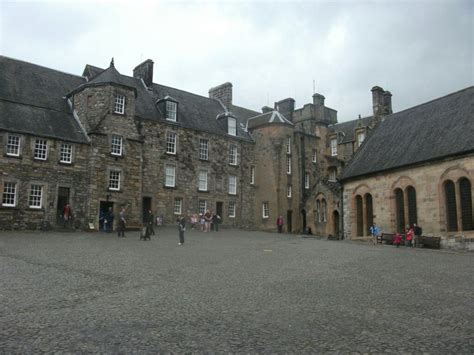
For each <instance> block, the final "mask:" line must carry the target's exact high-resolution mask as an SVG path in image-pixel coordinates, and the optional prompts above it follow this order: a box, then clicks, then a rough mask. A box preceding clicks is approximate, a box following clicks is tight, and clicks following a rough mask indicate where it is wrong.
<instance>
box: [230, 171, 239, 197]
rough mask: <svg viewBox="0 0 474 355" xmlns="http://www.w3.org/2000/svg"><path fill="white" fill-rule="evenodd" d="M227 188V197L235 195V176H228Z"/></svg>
mask: <svg viewBox="0 0 474 355" xmlns="http://www.w3.org/2000/svg"><path fill="white" fill-rule="evenodd" d="M228 186H229V188H228V193H229V195H237V176H236V175H229V185H228Z"/></svg>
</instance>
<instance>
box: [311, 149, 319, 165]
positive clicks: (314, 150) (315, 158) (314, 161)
mask: <svg viewBox="0 0 474 355" xmlns="http://www.w3.org/2000/svg"><path fill="white" fill-rule="evenodd" d="M317 157H318V156H317V154H316V149H313V159H312V162H313V163H316V162H317Z"/></svg>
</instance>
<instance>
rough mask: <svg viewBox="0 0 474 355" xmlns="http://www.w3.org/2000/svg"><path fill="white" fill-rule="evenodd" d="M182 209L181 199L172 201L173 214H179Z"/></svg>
mask: <svg viewBox="0 0 474 355" xmlns="http://www.w3.org/2000/svg"><path fill="white" fill-rule="evenodd" d="M182 209H183V200H182V199H181V198H175V199H174V209H173V211H174V214H181V211H182Z"/></svg>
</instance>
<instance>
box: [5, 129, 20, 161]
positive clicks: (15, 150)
mask: <svg viewBox="0 0 474 355" xmlns="http://www.w3.org/2000/svg"><path fill="white" fill-rule="evenodd" d="M7 155H10V156H13V157H19V156H20V136H17V135H14V134H9V135H8V139H7Z"/></svg>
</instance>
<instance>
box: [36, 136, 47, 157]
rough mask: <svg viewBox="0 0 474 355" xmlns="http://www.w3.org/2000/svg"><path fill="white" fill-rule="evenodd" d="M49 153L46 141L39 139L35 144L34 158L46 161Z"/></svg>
mask: <svg viewBox="0 0 474 355" xmlns="http://www.w3.org/2000/svg"><path fill="white" fill-rule="evenodd" d="M47 151H48V144H47V142H46V140H45V139H37V140H36V142H35V152H34V158H35V159H40V160H46V157H47Z"/></svg>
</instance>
